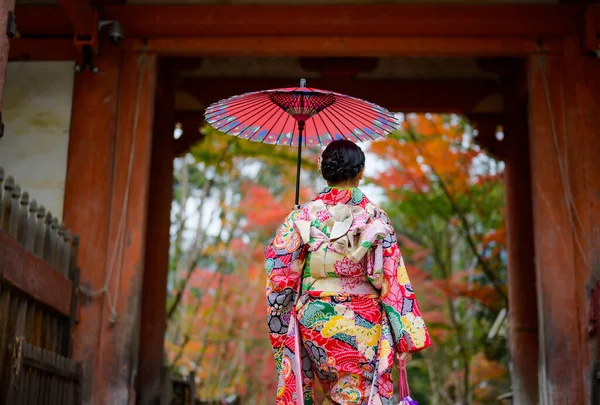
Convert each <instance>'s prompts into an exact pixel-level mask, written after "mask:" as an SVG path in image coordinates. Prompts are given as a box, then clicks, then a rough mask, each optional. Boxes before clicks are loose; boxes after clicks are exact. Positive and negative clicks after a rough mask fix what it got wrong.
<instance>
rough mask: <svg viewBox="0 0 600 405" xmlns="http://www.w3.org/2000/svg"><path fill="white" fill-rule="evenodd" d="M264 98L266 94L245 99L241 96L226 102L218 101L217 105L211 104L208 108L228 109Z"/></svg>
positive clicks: (257, 94)
mask: <svg viewBox="0 0 600 405" xmlns="http://www.w3.org/2000/svg"><path fill="white" fill-rule="evenodd" d="M263 96H264V94H263V93H260V92H259V93H256V94H248V95H246V96H243V97H241V96H240V97H238V98H235V97H231V98H228V99H225V100H221V101H217V102H216V103H213V104H211V105H210V106H209V107H208V108H209V109H211V107H212V108H213V109H216V108H217V107H220V108H227V107H230V106H238V105H244V104H246V103H249V102H253V101H254V100H255V99H257V98H261V97H263Z"/></svg>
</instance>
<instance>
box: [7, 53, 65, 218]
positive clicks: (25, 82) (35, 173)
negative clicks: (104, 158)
mask: <svg viewBox="0 0 600 405" xmlns="http://www.w3.org/2000/svg"><path fill="white" fill-rule="evenodd" d="M73 81H74V72H73V62H11V63H9V64H8V70H7V76H6V82H5V83H6V86H5V89H4V105H3V107H2V118H3V120H4V124H5V130H4V137H2V138H0V166H2V167H3V168H4V171H5V174H7V175H12V176H13V177H14V178H15V181H16V182H17V184H19V185H20V186H21V190H24V191H27V192H29V195H30V196H31V197H32V198H35V199H36V201H37V202H38V204H43V205H44V206H45V207H46V209H47V210H50V211H51V212H52V214H53V215H54V216H56V217H58V218H59V219H62V213H63V202H64V189H65V176H66V172H67V152H68V145H69V127H70V123H71V104H72V100H73Z"/></svg>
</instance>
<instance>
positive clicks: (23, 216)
mask: <svg viewBox="0 0 600 405" xmlns="http://www.w3.org/2000/svg"><path fill="white" fill-rule="evenodd" d="M20 203H21V207H20V209H19V211H20V212H19V223H18V226H17V234H18V237H17V240H18V241H19V243H20V244H21V245H23V246H25V242H26V239H27V223H28V222H29V221H28V219H29V193H28V192H27V191H24V192H23V194H21V201H20Z"/></svg>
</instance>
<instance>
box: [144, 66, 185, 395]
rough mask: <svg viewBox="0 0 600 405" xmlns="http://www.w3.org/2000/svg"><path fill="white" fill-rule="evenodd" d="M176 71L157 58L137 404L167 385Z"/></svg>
mask: <svg viewBox="0 0 600 405" xmlns="http://www.w3.org/2000/svg"><path fill="white" fill-rule="evenodd" d="M178 73H179V71H178V69H177V68H176V67H175V66H173V64H172V63H170V61H168V60H163V61H161V63H160V64H159V73H158V75H159V76H158V81H157V95H156V106H155V109H154V111H155V113H154V134H153V137H152V162H151V165H150V185H149V187H150V190H149V195H150V198H149V205H148V219H147V221H148V225H147V233H148V235H149V237H148V238H147V239H146V246H145V261H144V263H145V266H144V283H143V291H142V310H141V317H142V319H141V328H140V362H139V380H138V397H139V401H138V404H139V405H153V404H158V403H159V402H160V398H161V393H162V391H163V387H164V385H163V383H162V381H161V376H162V371H163V369H162V366H163V353H164V336H165V331H166V327H167V319H166V318H167V313H166V302H167V276H168V270H169V245H170V227H171V203H172V197H173V193H172V190H173V159H174V154H173V141H174V139H173V130H174V127H175V126H174V124H173V105H174V102H175V88H176V82H177V78H178Z"/></svg>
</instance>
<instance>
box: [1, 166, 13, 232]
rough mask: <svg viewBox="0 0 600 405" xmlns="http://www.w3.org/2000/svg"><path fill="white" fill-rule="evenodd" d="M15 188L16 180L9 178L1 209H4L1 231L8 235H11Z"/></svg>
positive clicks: (5, 184) (5, 183)
mask: <svg viewBox="0 0 600 405" xmlns="http://www.w3.org/2000/svg"><path fill="white" fill-rule="evenodd" d="M14 187H15V180H14V179H13V178H12V176H8V177H7V178H6V181H5V182H4V195H3V196H2V202H1V204H0V208H1V209H2V211H1V212H0V217H1V218H0V225H1V228H0V230H2V231H3V232H4V233H6V234H7V235H8V234H9V230H10V220H11V219H10V218H11V215H10V214H11V210H12V195H13V189H14Z"/></svg>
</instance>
